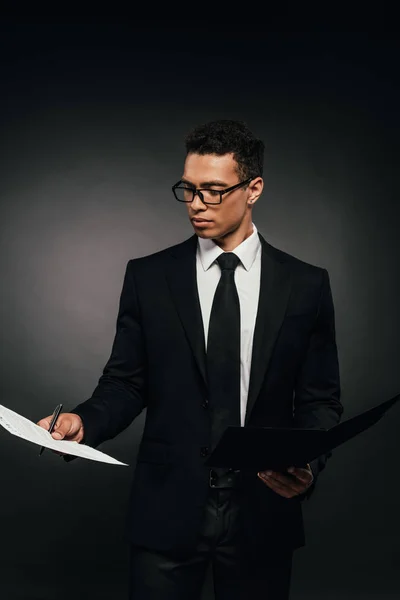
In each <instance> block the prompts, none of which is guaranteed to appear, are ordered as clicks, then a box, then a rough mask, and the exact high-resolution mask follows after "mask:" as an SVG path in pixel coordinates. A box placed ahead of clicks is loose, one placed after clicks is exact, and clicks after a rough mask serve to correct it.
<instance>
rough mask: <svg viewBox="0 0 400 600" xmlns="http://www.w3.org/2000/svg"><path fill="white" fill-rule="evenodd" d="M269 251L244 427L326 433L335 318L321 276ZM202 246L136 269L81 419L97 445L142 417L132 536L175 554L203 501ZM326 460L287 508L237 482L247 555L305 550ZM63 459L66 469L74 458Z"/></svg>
mask: <svg viewBox="0 0 400 600" xmlns="http://www.w3.org/2000/svg"><path fill="white" fill-rule="evenodd" d="M258 235H259V237H260V240H261V243H262V257H261V284H260V297H259V307H258V312H257V318H256V324H255V332H254V342H253V354H252V363H251V375H250V384H249V393H248V402H247V411H246V417H245V426H271V425H275V426H298V427H308V428H310V427H311V428H319V427H326V428H328V427H331V426H333V425H335V424H336V423H338V422H339V420H340V417H341V414H342V411H343V407H342V405H341V403H340V383H339V367H338V358H337V349H336V342H335V324H334V308H333V302H332V295H331V290H330V284H329V276H328V273H327V271H326V270H325V269H322V268H319V267H316V266H313V265H310V264H307V263H305V262H303V261H300V260H299V259H297V258H295V257H293V256H290V255H288V254H286V253H284V252H282V251H280V250H278V249H276V248H274V247H272V246H271V245H270V244H268V243H267V242H266V240H265V239H264V238H263V237H262V235H261V234H258ZM196 246H197V236H196V235H193V236H192V237H190V238H189V239H187V240H185V241H184V242H182V243H180V244H177V245H175V246H172V247H169V248H166V249H164V250H162V251H160V252H157V253H155V254H152V255H149V256H145V257H141V258H137V259H132V260H129V262H128V264H127V267H126V273H125V278H124V283H123V288H122V292H121V297H120V304H119V313H118V318H117V324H116V334H115V339H114V343H113V347H112V351H111V356H110V358H109V360H108V362H107V364H106V366H105V368H104V371H103V374H102V376H101V377H100V379H99V382H98V385H97V387H96V388H95V390H94V392H93V395H92V397H91V398H89V399H88V400H86V401H85V402H83V403H82V404H80V405H79V406H77V407H76V408H75V409H73V410H71V411H70V412H74V413H77V414H79V415H80V416H81V418H82V420H83V424H84V431H85V437H84V440H83V443H86V444H88V445H90V446H93V447H97V446H98V445H99V444H101V443H102V442H104V441H106V440H108V439H111V438H114V437H115V436H116V435H118V433H120V432H121V431H123V430H124V429H126V428H127V427H128V426H129V424H130V423H131V422H132V420H133V419H134V418H135V417H137V416H138V415H139V414H140V412H141V411H142V410H143V408H144V407H147V415H146V420H145V426H144V431H143V437H142V440H141V442H140V446H139V451H138V456H137V463H136V468H135V472H134V477H133V484H132V489H131V494H130V499H129V508H128V515H127V521H126V525H127V529H126V538H127V539H128V540H129V541H131V542H133V543H135V544H139V545H142V546H145V547H147V548H150V549H154V550H156V551H161V552H169V553H171V554H184V553H185V552H189V551H190V550H191V549H193V548H194V545H195V543H196V538H197V535H198V532H199V529H200V527H201V520H202V514H203V509H204V504H205V501H206V497H207V493H208V489H209V488H208V486H209V483H208V477H209V470H208V468H207V467H206V466H205V465H204V461H205V456H206V455H207V452H208V451H209V448H210V441H211V427H210V412H209V407H208V403H207V395H208V392H207V374H206V368H205V343H204V330H203V324H202V316H201V310H200V304H199V296H198V291H197V283H196ZM328 456H329V455H324V456H322V457H320V458H319V459H317V460H315V461H313V462H312V464H311V467H312V470H313V473H314V477H315V481H314V484H313V485H312V487H311V488H309V490H308V492H307V493H306V494H303V495H302V496H297V497H295V498H290V499H287V498H283V497H282V496H280V495H279V494H277V493H276V492H274V491H272V490H271V489H270V488H269V487H268V486H266V485H265V484H264V483H263V482H262V481H261V480H260V479H259V478H258V477H257V474H256V473H248V472H243V473H242V493H241V519H242V531H243V543H244V547H246V548H247V549H248V550H251V551H255V552H256V553H258V554H259V553H260V552H262V550H263V549H264V548H267V547H268V548H270V547H271V546H277V545H279V546H285V547H292V548H296V547H299V546H303V545H304V544H305V535H304V527H303V517H302V500H304V498H306V497H307V498H308V497H309V496H310V495H311V493H312V491H313V489H314V487H315V483H316V481H317V478H318V474H319V472H320V471H321V470H322V469H323V468H324V466H325V463H326V460H327V458H328ZM67 460H71V457H68V458H67Z"/></svg>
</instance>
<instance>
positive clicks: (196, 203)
mask: <svg viewBox="0 0 400 600" xmlns="http://www.w3.org/2000/svg"><path fill="white" fill-rule="evenodd" d="M200 194H201V192H198V191H197V190H196V191H195V193H194V198H193V200H192V203H191V206H192V208H193V210H198V209H202V208H205V207H207V205H206V204H204V202H203V201H202V200H201V198H200Z"/></svg>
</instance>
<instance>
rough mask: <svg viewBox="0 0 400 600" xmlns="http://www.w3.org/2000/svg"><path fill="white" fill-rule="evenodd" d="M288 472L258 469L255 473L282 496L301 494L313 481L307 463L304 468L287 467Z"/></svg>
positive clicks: (289, 496)
mask: <svg viewBox="0 0 400 600" xmlns="http://www.w3.org/2000/svg"><path fill="white" fill-rule="evenodd" d="M288 473H289V474H288V475H284V474H283V473H279V472H278V471H259V472H258V473H257V475H258V477H259V478H260V479H261V481H262V482H263V483H265V484H266V485H267V486H268V487H270V488H271V490H274V492H276V493H277V494H279V495H280V496H283V497H284V498H293V497H294V496H298V495H299V494H303V493H304V492H305V491H306V490H307V489H308V488H309V487H310V485H311V484H312V482H313V481H314V476H313V474H312V471H311V467H310V465H309V464H308V463H307V467H306V468H301V467H289V468H288Z"/></svg>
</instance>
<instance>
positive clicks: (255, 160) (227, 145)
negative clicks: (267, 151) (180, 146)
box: [185, 119, 264, 180]
mask: <svg viewBox="0 0 400 600" xmlns="http://www.w3.org/2000/svg"><path fill="white" fill-rule="evenodd" d="M185 146H186V154H189V153H191V152H193V153H195V154H217V155H219V156H222V155H223V154H231V153H232V154H233V158H234V160H235V161H236V162H237V165H238V166H237V172H238V175H239V177H240V178H242V179H243V180H245V179H248V178H249V177H261V176H262V173H263V162H264V142H263V141H262V140H260V139H258V138H256V137H255V136H254V134H253V133H252V132H251V131H250V129H249V128H248V126H247V124H246V123H245V122H244V121H233V120H231V119H219V120H218V121H211V122H209V123H205V124H203V125H198V126H197V127H195V128H194V129H193V130H192V131H190V132H189V133H188V134H187V136H186V138H185Z"/></svg>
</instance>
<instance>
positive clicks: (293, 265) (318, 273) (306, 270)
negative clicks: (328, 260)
mask: <svg viewBox="0 0 400 600" xmlns="http://www.w3.org/2000/svg"><path fill="white" fill-rule="evenodd" d="M261 241H262V246H263V247H264V250H265V252H266V254H267V255H268V256H269V257H270V258H272V259H273V260H275V261H277V262H278V263H281V264H283V265H285V267H286V268H287V269H288V270H289V271H290V273H291V275H292V277H294V278H295V279H301V280H302V281H303V282H304V283H307V282H309V283H310V284H313V283H314V284H315V283H319V284H320V283H321V281H322V279H323V278H324V276H326V275H327V270H326V269H325V268H324V267H321V266H319V265H316V264H313V263H310V262H306V261H304V260H302V259H300V258H298V257H297V256H294V255H293V254H289V253H288V252H284V251H283V250H280V249H279V248H276V247H275V246H272V245H271V244H270V243H269V242H267V241H266V240H265V239H262V240H261Z"/></svg>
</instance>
